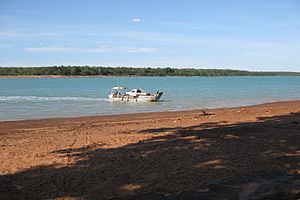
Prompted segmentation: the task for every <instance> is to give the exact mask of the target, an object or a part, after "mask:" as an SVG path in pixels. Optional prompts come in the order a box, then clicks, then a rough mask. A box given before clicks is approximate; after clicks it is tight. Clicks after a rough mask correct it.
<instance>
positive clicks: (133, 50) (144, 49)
mask: <svg viewBox="0 0 300 200" xmlns="http://www.w3.org/2000/svg"><path fill="white" fill-rule="evenodd" d="M155 51H157V49H156V48H147V47H141V48H134V47H127V48H125V52H128V53H153V52H155Z"/></svg>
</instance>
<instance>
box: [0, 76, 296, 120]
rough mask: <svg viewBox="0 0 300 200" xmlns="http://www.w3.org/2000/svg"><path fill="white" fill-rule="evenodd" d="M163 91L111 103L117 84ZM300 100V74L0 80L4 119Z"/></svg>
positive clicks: (186, 108) (200, 107)
mask: <svg viewBox="0 0 300 200" xmlns="http://www.w3.org/2000/svg"><path fill="white" fill-rule="evenodd" d="M117 85H123V86H127V87H128V88H137V87H138V88H142V89H144V90H147V91H149V92H152V93H156V91H163V92H164V94H163V96H162V98H161V101H158V102H143V103H141V102H110V101H109V100H108V95H109V94H110V90H111V88H112V87H113V86H117ZM295 99H300V76H269V77H268V76H251V77H109V78H106V77H105V78H12V79H10V78H9V79H0V120H1V121H5V120H20V119H38V118H53V117H78V116H89V115H112V114H124V113H141V112H157V111H176V110H191V109H204V108H220V107H235V106H244V105H254V104H260V103H268V102H274V101H282V100H295Z"/></svg>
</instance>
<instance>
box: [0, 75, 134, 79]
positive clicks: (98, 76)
mask: <svg viewBox="0 0 300 200" xmlns="http://www.w3.org/2000/svg"><path fill="white" fill-rule="evenodd" d="M111 77H117V76H104V75H94V76H64V75H20V76H16V75H0V79H1V78H2V79H6V78H7V79H10V78H111ZM124 77H129V76H124Z"/></svg>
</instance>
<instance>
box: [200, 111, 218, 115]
mask: <svg viewBox="0 0 300 200" xmlns="http://www.w3.org/2000/svg"><path fill="white" fill-rule="evenodd" d="M201 115H204V116H210V115H215V113H210V112H207V111H206V110H202V114H200V116H201Z"/></svg>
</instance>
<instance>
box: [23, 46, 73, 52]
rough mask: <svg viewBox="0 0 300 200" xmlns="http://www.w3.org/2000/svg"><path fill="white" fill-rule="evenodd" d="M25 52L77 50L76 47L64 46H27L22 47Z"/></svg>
mask: <svg viewBox="0 0 300 200" xmlns="http://www.w3.org/2000/svg"><path fill="white" fill-rule="evenodd" d="M24 50H25V51H27V52H72V51H77V49H76V48H66V47H28V48H24Z"/></svg>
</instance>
